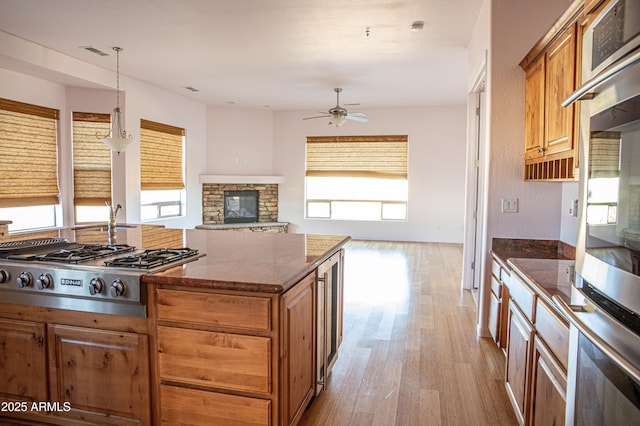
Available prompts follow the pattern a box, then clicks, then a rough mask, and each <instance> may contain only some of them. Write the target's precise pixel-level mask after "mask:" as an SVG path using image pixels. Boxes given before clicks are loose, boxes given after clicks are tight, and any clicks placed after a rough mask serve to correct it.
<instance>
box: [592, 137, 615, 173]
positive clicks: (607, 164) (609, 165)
mask: <svg viewBox="0 0 640 426" xmlns="http://www.w3.org/2000/svg"><path fill="white" fill-rule="evenodd" d="M619 175H620V132H593V133H592V134H591V152H590V153H589V177H591V178H610V177H618V176H619Z"/></svg>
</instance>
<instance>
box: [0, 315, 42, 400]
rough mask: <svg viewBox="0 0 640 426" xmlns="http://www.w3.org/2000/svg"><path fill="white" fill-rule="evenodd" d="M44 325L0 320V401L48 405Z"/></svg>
mask: <svg viewBox="0 0 640 426" xmlns="http://www.w3.org/2000/svg"><path fill="white" fill-rule="evenodd" d="M45 334H46V332H45V325H44V324H42V323H36V322H27V321H16V320H5V319H0V397H1V398H2V399H4V400H11V399H14V400H18V401H25V400H31V401H36V402H40V401H48V400H49V398H48V397H47V380H46V374H47V355H46V345H45Z"/></svg>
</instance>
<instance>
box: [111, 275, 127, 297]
mask: <svg viewBox="0 0 640 426" xmlns="http://www.w3.org/2000/svg"><path fill="white" fill-rule="evenodd" d="M126 292H127V285H126V284H125V283H124V281H122V280H120V279H117V280H115V281H114V282H112V283H111V295H112V296H113V297H118V296H124V294H125V293H126Z"/></svg>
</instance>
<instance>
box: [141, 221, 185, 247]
mask: <svg viewBox="0 0 640 426" xmlns="http://www.w3.org/2000/svg"><path fill="white" fill-rule="evenodd" d="M142 247H143V248H145V249H156V248H173V249H176V248H182V247H184V231H183V230H182V229H174V228H164V227H161V226H143V227H142Z"/></svg>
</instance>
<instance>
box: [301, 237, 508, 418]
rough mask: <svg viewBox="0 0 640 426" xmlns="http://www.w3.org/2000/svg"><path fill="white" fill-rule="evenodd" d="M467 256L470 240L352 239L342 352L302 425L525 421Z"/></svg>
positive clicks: (347, 273)
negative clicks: (466, 287) (473, 288)
mask: <svg viewBox="0 0 640 426" xmlns="http://www.w3.org/2000/svg"><path fill="white" fill-rule="evenodd" d="M461 264H462V245H460V244H440V243H387V242H369V241H351V242H350V243H349V244H348V245H347V249H346V254H345V280H344V282H345V305H344V315H345V318H344V340H343V342H342V346H341V347H340V352H339V358H338V361H337V363H336V365H335V367H334V369H333V372H332V374H331V376H330V377H329V381H328V389H327V390H326V391H324V392H322V393H321V394H320V395H319V396H318V397H317V398H316V399H315V401H313V403H312V404H311V406H310V407H309V408H308V409H307V411H306V412H305V414H304V416H303V419H302V421H301V423H300V424H301V425H350V426H351V425H385V426H387V425H402V426H405V425H515V424H517V420H516V418H515V415H514V414H513V410H512V408H511V405H510V403H509V401H508V397H507V394H506V391H505V388H504V381H503V380H504V379H503V375H504V356H503V355H502V353H501V351H500V350H499V349H498V348H497V347H496V346H495V345H494V343H493V341H491V340H490V339H481V338H476V337H475V317H476V305H475V303H474V301H473V297H472V295H471V292H469V291H462V290H460V281H461V270H462V265H461Z"/></svg>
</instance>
